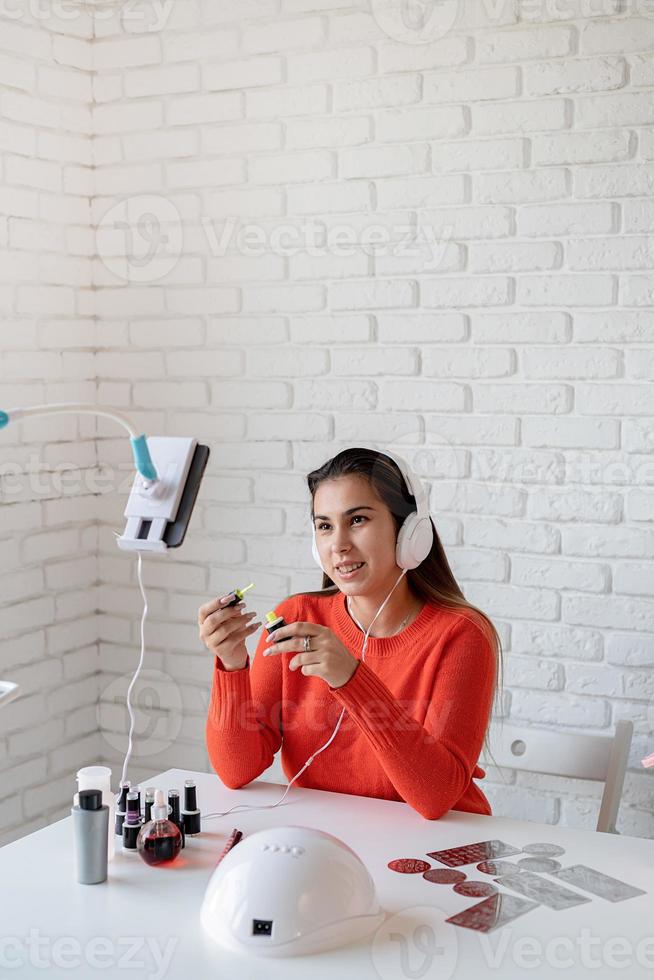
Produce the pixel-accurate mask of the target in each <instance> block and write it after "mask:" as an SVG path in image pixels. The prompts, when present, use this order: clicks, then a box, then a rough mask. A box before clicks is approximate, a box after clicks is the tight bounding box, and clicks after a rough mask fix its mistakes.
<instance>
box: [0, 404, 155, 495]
mask: <svg viewBox="0 0 654 980" xmlns="http://www.w3.org/2000/svg"><path fill="white" fill-rule="evenodd" d="M63 413H72V414H83V415H101V416H104V418H109V419H113V420H114V422H118V423H119V424H120V425H122V426H123V427H124V428H125V429H127V431H128V432H129V436H130V441H131V444H132V452H133V453H134V463H135V464H136V469H137V470H138V471H139V473H140V474H141V476H142V477H143V479H144V480H147V481H148V482H149V483H156V482H157V480H158V479H159V477H158V476H157V470H156V468H155V465H154V463H153V462H152V457H151V456H150V450H149V449H148V443H147V440H146V438H145V436H144V435H141V436H139V435H137V434H136V433H137V430H136V429H135V428H134V425H133V424H132V422H131V421H130V419H129V418H128V417H127V416H126V415H124V414H123V412H116V411H113V409H108V408H103V407H101V406H98V405H87V404H79V403H75V402H69V403H66V404H63V403H62V404H56V405H34V406H31V407H30V408H14V409H11V411H9V412H3V411H0V429H5V428H6V427H7V426H8V425H9V423H10V422H17V421H18V420H19V419H24V418H27V417H29V416H31V415H60V414H63Z"/></svg>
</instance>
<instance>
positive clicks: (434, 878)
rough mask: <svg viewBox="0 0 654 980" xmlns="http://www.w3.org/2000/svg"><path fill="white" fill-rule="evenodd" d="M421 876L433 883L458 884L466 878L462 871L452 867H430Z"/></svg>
mask: <svg viewBox="0 0 654 980" xmlns="http://www.w3.org/2000/svg"><path fill="white" fill-rule="evenodd" d="M422 877H423V878H426V879H427V881H431V882H433V883H434V884H435V885H458V884H460V883H461V882H462V881H465V879H466V876H465V875H464V873H463V871H456V870H455V869H454V868H431V870H430V871H425V873H424V875H423V876H422Z"/></svg>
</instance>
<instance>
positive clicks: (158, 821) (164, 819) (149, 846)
mask: <svg viewBox="0 0 654 980" xmlns="http://www.w3.org/2000/svg"><path fill="white" fill-rule="evenodd" d="M169 809H170V807H169V806H168V804H167V803H166V799H165V796H164V792H163V790H162V789H157V790H155V793H154V805H153V807H152V820H151V821H150V823H146V824H144V826H143V827H141V829H140V831H139V835H138V837H137V839H136V850H137V851H138V853H139V854H140V855H141V857H142V858H143V860H144V861H145V863H146V864H155V865H156V864H169V863H170V862H171V861H174V860H175V858H176V857H177V855H178V854H179V852H180V851H181V849H182V834H181V831H180V829H179V827H177V826H176V825H175V824H174V823H173V822H172V821H171V820H169V819H168V811H169Z"/></svg>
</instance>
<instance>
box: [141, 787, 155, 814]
mask: <svg viewBox="0 0 654 980" xmlns="http://www.w3.org/2000/svg"><path fill="white" fill-rule="evenodd" d="M153 804H154V787H153V786H146V788H145V816H144V819H143V823H150V821H151V820H152V806H153Z"/></svg>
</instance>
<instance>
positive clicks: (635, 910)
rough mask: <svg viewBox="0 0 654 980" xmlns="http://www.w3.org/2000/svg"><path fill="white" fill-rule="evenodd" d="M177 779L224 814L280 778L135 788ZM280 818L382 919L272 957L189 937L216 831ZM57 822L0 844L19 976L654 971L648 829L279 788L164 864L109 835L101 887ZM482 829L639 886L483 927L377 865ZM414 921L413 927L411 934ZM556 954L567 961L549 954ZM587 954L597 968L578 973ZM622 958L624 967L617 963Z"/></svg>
mask: <svg viewBox="0 0 654 980" xmlns="http://www.w3.org/2000/svg"><path fill="white" fill-rule="evenodd" d="M187 778H194V779H195V780H196V781H197V784H198V799H199V806H200V808H201V810H202V811H203V813H209V812H212V811H214V810H218V811H224V810H226V809H227V808H228V807H230V806H232V805H233V804H234V803H237V802H248V803H273V802H276V801H277V800H278V799H279V798H280V796H281V795H282V792H283V787H280V786H277V785H275V784H272V783H264V782H255V783H252V784H251V785H250V786H248V787H245V788H244V789H242V790H239V791H230V790H228V789H226V788H225V787H224V786H223V785H222V784H221V782H220V780H219V779H218V777H217V776H214V775H212V774H207V773H195V772H188V771H185V770H180V769H170V770H168V771H167V772H165V773H163V774H161V775H160V776H158V777H155V778H153V779H151V780H148V785H156V786H159V787H161V788H162V789H168V788H169V787H173V786H174V787H178V788H180V790H181V788H182V787H183V785H184V779H187ZM72 784H73V780H72V779H71V787H72ZM71 794H72V788H71ZM292 824H295V825H298V824H299V825H304V826H310V827H315V828H319V829H321V830H325V831H328V832H329V833H331V834H334V835H335V836H337V837H339V838H341V839H342V840H343V841H345V842H346V843H347V844H348V845H349V846H350V847H352V849H353V850H354V851H355V852H356V853H357V854H358V855H359V857H360V858H361V859H362V860H363V861H364V863H365V864H366V866H367V867H368V869H369V871H370V872H371V874H372V876H373V878H374V880H375V883H376V886H377V892H378V897H379V900H380V903H381V905H382V907H383V908H384V909H385V910H386V911H387V913H389V918H388V919H387V921H386V923H385V924H384V925H383V926H382V927H381V928H380V930H378V933H377V935H376V937H374V938H373V939H367V940H365V941H361V942H359V943H358V944H355V945H352V946H349V947H344V948H342V949H340V950H335V951H331V952H329V953H323V954H320V955H316V956H311V957H294V958H287V959H279V960H275V959H256V958H253V957H242V956H235V955H234V954H228V953H225V952H223V951H222V950H221V949H220V948H219V947H218V946H215V945H214V944H213V942H212V941H211V940H210V939H208V938H207V937H206V936H205V935H204V932H203V930H202V927H201V925H200V920H199V910H200V906H201V903H202V899H203V895H204V890H205V887H206V884H207V882H208V880H209V877H210V875H211V872H212V870H213V867H214V866H215V863H216V859H217V856H218V855H219V853H220V852H221V850H222V848H223V845H224V842H225V840H226V838H227V836H228V835H229V833H230V832H231V830H232V829H233V828H234V827H238V828H239V829H240V830H242V831H243V833H244V834H248V833H254V832H255V831H257V830H262V829H264V828H266V827H271V826H281V825H292ZM71 831H72V828H71V820H70V818H67V819H64V820H61V821H59V822H58V823H56V824H53V825H51V826H50V827H47V828H44V829H43V830H40V831H37V832H36V833H34V834H31V835H29V836H28V837H25V838H23V839H22V840H20V841H16V842H15V843H13V844H10V845H7V846H6V847H4V848H2V849H1V850H0V882H1V887H2V903H1V908H2V912H1V919H0V924H1V929H0V936H1V937H2V938H0V976H2V977H11V976H16V977H20V980H24V978H28V977H37V976H38V977H42V976H43V975H44V972H47V975H48V977H50V976H54V977H68V978H70V977H79V978H83V980H88V978H89V977H94V976H96V975H97V976H98V977H104V978H119V977H120V978H124V977H129V976H133V977H137V978H138V980H148V978H149V980H162V978H163V977H166V978H169V980H178V978H179V980H182V978H184V980H186V978H188V977H193V978H198V980H210V978H218V977H219V978H224V980H233V978H235V977H238V980H261V978H266V980H267V978H269V977H270V978H280V980H281V978H284V980H286V978H289V977H302V978H303V980H306V978H307V977H309V976H310V977H311V978H312V980H322V978H324V980H328V978H329V980H334V978H335V977H336V978H338V980H341V978H342V980H349V978H351V977H357V978H371V980H372V978H376V980H379V978H380V977H381V980H387V978H388V980H403V978H407V980H408V978H409V977H420V978H421V980H432V978H433V980H449V978H450V977H453V978H455V980H479V978H481V977H483V976H489V977H496V978H497V980H517V978H518V977H520V978H521V980H522V978H523V977H524V975H525V973H527V974H528V975H530V976H531V977H534V978H538V980H542V978H548V980H553V978H557V980H560V978H561V977H570V978H573V980H578V978H579V977H580V976H584V977H585V976H586V975H587V976H588V977H589V978H590V977H592V978H594V980H605V978H607V980H608V978H609V977H610V978H611V980H614V978H615V976H616V974H618V973H620V972H621V973H622V975H623V976H628V977H629V980H640V978H643V980H644V978H645V977H650V978H651V976H652V974H653V971H654V840H645V839H642V838H636V837H621V836H617V835H609V834H597V833H594V832H591V831H581V830H572V829H568V828H565V827H551V826H549V825H548V824H539V823H533V822H527V821H522V820H507V819H504V818H500V817H486V816H481V815H478V814H466V813H460V812H456V811H450V813H448V814H447V815H446V816H445V817H443V818H442V819H440V820H437V821H428V820H424V819H423V818H422V817H420V816H419V814H417V813H416V812H415V811H413V810H412V809H411V808H410V807H409V806H407V805H405V804H404V803H393V802H390V801H386V800H373V799H367V798H364V797H356V796H345V795H341V794H338V793H323V792H319V791H316V790H303V789H297V788H296V787H293V789H292V790H291V791H290V793H289V795H288V797H287V800H286V803H285V804H284V805H283V806H281V807H277V808H276V809H274V810H252V811H243V812H239V813H237V814H230V815H229V816H228V817H221V818H217V819H213V820H210V821H207V822H206V823H205V824H204V830H203V833H202V835H201V836H200V837H197V838H193V839H189V840H188V842H187V846H186V849H185V850H184V851H183V852H182V856H181V857H180V859H179V860H178V861H177V862H176V864H175V865H171V866H170V867H169V868H151V867H148V866H147V865H146V864H144V863H143V862H142V861H141V859H140V858H139V857H138V855H137V854H136V853H124V852H122V849H121V847H120V845H119V847H118V849H117V852H116V858H115V860H114V861H113V862H112V863H111V864H110V865H109V880H108V882H107V883H104V884H101V885H94V886H85V885H78V884H77V883H76V881H75V879H74V872H73V846H72V836H71ZM496 838H497V839H500V840H503V841H505V842H506V843H509V844H513V845H515V846H517V847H522V846H524V845H525V844H529V843H534V842H548V843H555V844H559V845H561V846H562V847H564V848H565V854H564V855H563V856H562V857H561V858H560V860H561V862H562V864H563V866H564V867H566V866H568V865H571V864H577V863H580V864H587V865H589V866H590V867H593V868H596V869H597V870H599V871H602V872H604V873H606V874H608V875H611V876H613V877H615V878H619V879H621V880H623V881H626V882H628V883H629V884H631V885H635V886H636V887H638V888H642V889H645V890H646V891H647V893H648V894H646V895H642V896H638V897H635V898H630V899H627V900H626V901H622V902H617V903H611V902H608V901H606V900H604V899H601V898H592V901H591V902H589V903H587V904H585V905H579V906H576V907H574V908H571V909H567V910H564V911H553V910H551V909H549V908H547V907H546V906H543V905H540V906H539V907H538V908H536V909H532V910H531V911H529V912H527V913H526V914H525V915H523V916H522V917H520V918H518V919H516V920H514V921H513V922H512V923H510V924H509V925H507V926H504V927H501V928H499V929H496V930H494V931H493V932H491V933H489V934H486V935H484V934H479V933H476V932H473V931H472V930H469V929H463V928H458V927H455V926H453V925H450V924H447V923H445V921H444V920H445V919H446V918H447V917H448V916H449V915H453V914H454V913H456V912H459V911H462V910H463V909H465V908H468V907H469V906H471V905H474V904H475V903H476V902H477V901H479V900H478V899H474V898H466V897H464V896H461V895H457V894H456V893H455V892H453V890H452V887H451V886H449V885H440V884H430V883H429V882H427V881H425V880H424V879H423V878H422V876H421V875H419V874H418V875H402V874H397V873H395V872H393V871H390V870H389V869H388V868H387V863H388V861H390V860H392V859H393V858H398V857H422V858H425V857H426V852H427V851H432V850H436V849H439V850H440V849H444V848H446V847H453V846H457V845H460V844H468V843H473V842H476V841H483V840H490V839H496ZM426 860H429V859H428V858H426ZM508 860H513V861H515V860H517V858H509V859H508ZM430 863H431V864H432V866H436V867H438V866H439V865H438V864H437V863H436V862H435V861H431V862H430ZM461 870H463V871H464V872H465V873H466V875H467V877H468V879H476V880H480V881H482V880H484V881H487V882H488V881H492V878H491V877H490V876H488V875H484V874H482V873H480V872H479V871H477V870H476V868H475V865H467V866H466V867H464V868H462V869H461ZM421 924H422V926H423V929H422V930H419V929H418V931H417V932H416V931H415V930H416V928H417V927H419V926H420V925H421ZM425 928H427V929H431V930H432V931H431V933H429V932H428V931H427V932H426V931H425ZM430 937H431V939H433V940H435V943H431V947H432V948H431V951H430V944H429V943H428V944H427V945H425V942H426V940H427V939H429V938H430ZM584 937H585V938H584ZM648 937H649V942H647V939H648ZM439 950H440V951H439ZM566 960H569V962H570V965H569V966H568V967H561V966H560V965H557V962H559V963H560V962H561V961H563V962H565V961H566ZM592 963H595V964H597V963H599V964H601V965H600V966H599V967H597V966H595V967H594V968H593V967H592ZM139 964H140V965H139ZM527 964H531V965H530V966H529V969H526V965H527ZM621 964H628V966H627V968H626V969H625V968H623V969H621V970H620V969H618V967H619V966H620V965H621ZM46 966H47V967H48V969H47V971H46V970H44V967H46Z"/></svg>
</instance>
